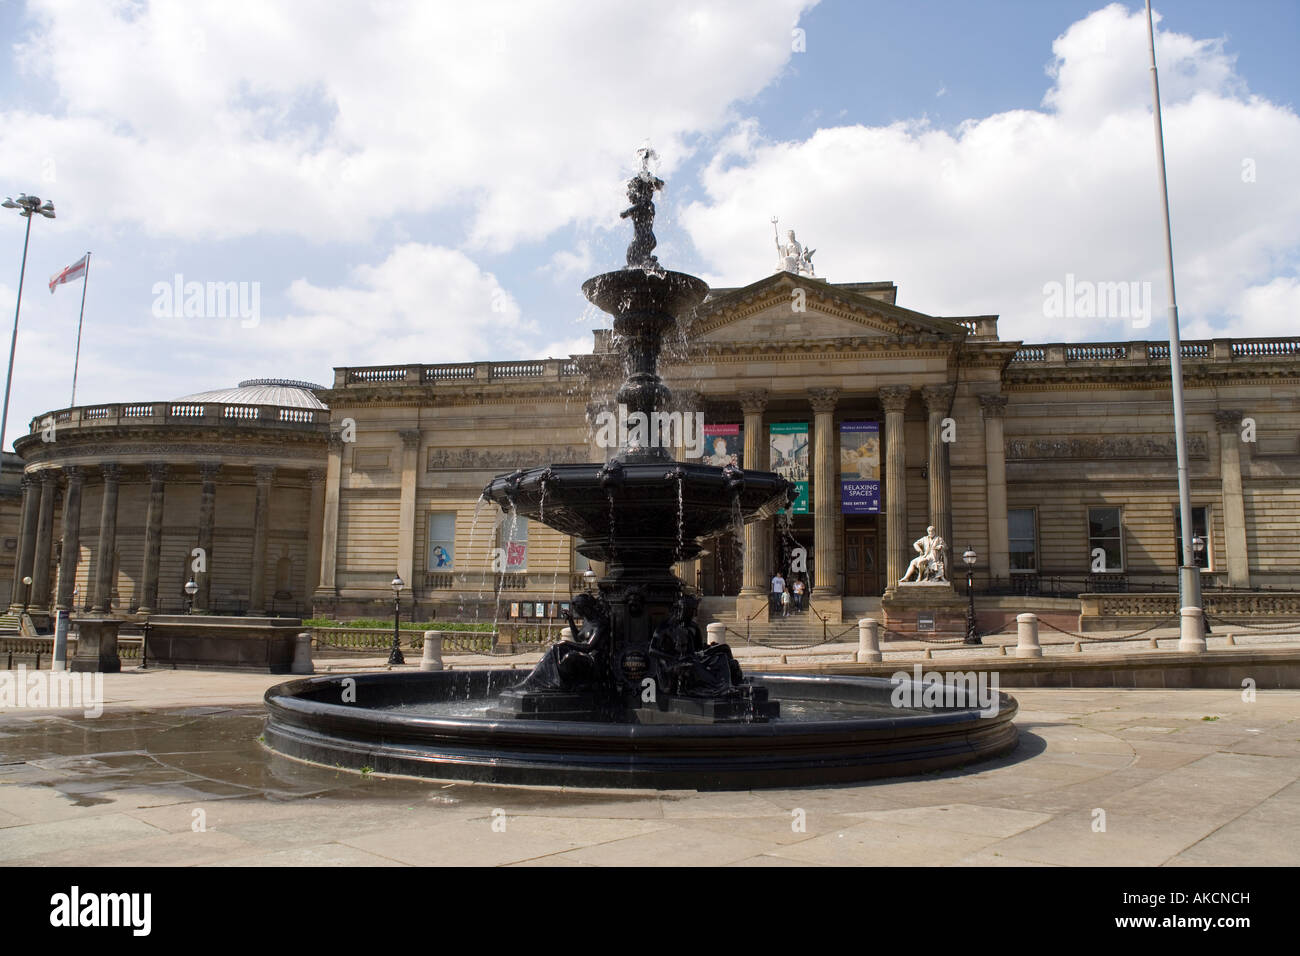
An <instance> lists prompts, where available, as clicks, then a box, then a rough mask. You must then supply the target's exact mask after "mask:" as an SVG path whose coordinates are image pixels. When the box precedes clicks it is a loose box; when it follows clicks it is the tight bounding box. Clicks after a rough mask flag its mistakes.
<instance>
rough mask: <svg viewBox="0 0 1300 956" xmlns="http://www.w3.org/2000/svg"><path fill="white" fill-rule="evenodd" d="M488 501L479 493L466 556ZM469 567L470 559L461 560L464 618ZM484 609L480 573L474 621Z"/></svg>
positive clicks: (461, 603)
mask: <svg viewBox="0 0 1300 956" xmlns="http://www.w3.org/2000/svg"><path fill="white" fill-rule="evenodd" d="M487 501H488V500H487V496H486V495H479V496H478V501H476V502H474V520H473V521H471V522H470V524H469V544H468V546H467V547H466V549H465V550H466V557H468V555H469V553H471V552H472V551H473V549H474V529H475V528H477V527H478V516H479V512H480V511H482V510H483V506H484V505H485V504H487ZM468 567H469V562H468V561H462V562H461V569H462V570H461V572H460V584H461V587H460V596H461V602H460V616H461V617H462V618H463V617H464V616H465V584H466V583H467V582H468V581H469V570H468ZM482 610H483V576H482V575H480V576H479V579H478V603H477V604H475V605H474V621H475V622H476V623H477V621H478V616H479V614H480V612H481V611H482Z"/></svg>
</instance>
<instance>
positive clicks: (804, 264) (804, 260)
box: [772, 218, 817, 278]
mask: <svg viewBox="0 0 1300 956" xmlns="http://www.w3.org/2000/svg"><path fill="white" fill-rule="evenodd" d="M776 224H777V220H776V219H775V218H773V220H772V230H773V232H775V233H776V271H777V272H793V273H794V274H795V275H806V276H810V277H812V278H816V276H817V273H816V272H814V271H813V264H812V257H813V253H814V252H816V251H817V250H816V249H805V248H804V247H803V245H802V243H800V242H799V240H798V239H796V238H795V237H794V230H793V229H788V230H786V234H785V239H786V241H785V242H784V243H783V242H781V234H780V230H778V229H777V228H776Z"/></svg>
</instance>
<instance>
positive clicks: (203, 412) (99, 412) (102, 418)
mask: <svg viewBox="0 0 1300 956" xmlns="http://www.w3.org/2000/svg"><path fill="white" fill-rule="evenodd" d="M329 414H330V413H329V409H327V408H297V407H289V406H280V405H247V404H241V403H230V402H130V403H121V404H112V405H85V406H78V407H75V408H64V409H59V410H58V411H54V412H47V413H45V414H43V415H38V416H36V417H35V418H33V419H32V420H31V425H30V433H31V434H33V435H36V434H39V433H40V432H41V431H42V430H43V429H44V428H46V427H47V426H48V424H49V420H50V418H51V416H53V418H54V422H55V425H56V427H63V426H72V427H77V426H81V425H84V426H87V427H96V428H102V427H104V426H106V425H116V424H131V425H139V424H141V421H140V420H141V419H148V422H147V424H149V425H166V424H177V423H183V424H186V425H198V424H211V425H225V426H230V425H237V426H243V425H250V426H254V427H256V426H259V425H278V424H284V425H318V426H327V425H328V424H329Z"/></svg>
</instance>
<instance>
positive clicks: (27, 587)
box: [23, 574, 32, 614]
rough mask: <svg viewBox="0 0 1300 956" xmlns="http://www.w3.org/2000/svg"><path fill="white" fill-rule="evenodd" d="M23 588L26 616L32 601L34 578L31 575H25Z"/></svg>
mask: <svg viewBox="0 0 1300 956" xmlns="http://www.w3.org/2000/svg"><path fill="white" fill-rule="evenodd" d="M23 588H24V590H23V613H24V614H26V613H27V609H28V608H29V607H30V606H31V604H30V603H29V602H30V601H31V599H32V576H31V575H30V574H24V575H23Z"/></svg>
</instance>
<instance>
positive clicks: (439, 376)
mask: <svg viewBox="0 0 1300 956" xmlns="http://www.w3.org/2000/svg"><path fill="white" fill-rule="evenodd" d="M578 374H579V368H578V363H577V362H575V361H573V360H572V359H539V360H532V361H518V362H460V363H454V364H442V365H382V366H371V367H365V368H340V369H336V370H335V375H334V387H335V388H347V387H349V386H351V387H360V386H373V385H439V384H443V383H446V384H452V385H454V384H460V383H465V382H500V381H528V380H530V379H531V380H534V381H542V382H558V381H560V380H561V379H565V378H571V377H573V376H575V375H578Z"/></svg>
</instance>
